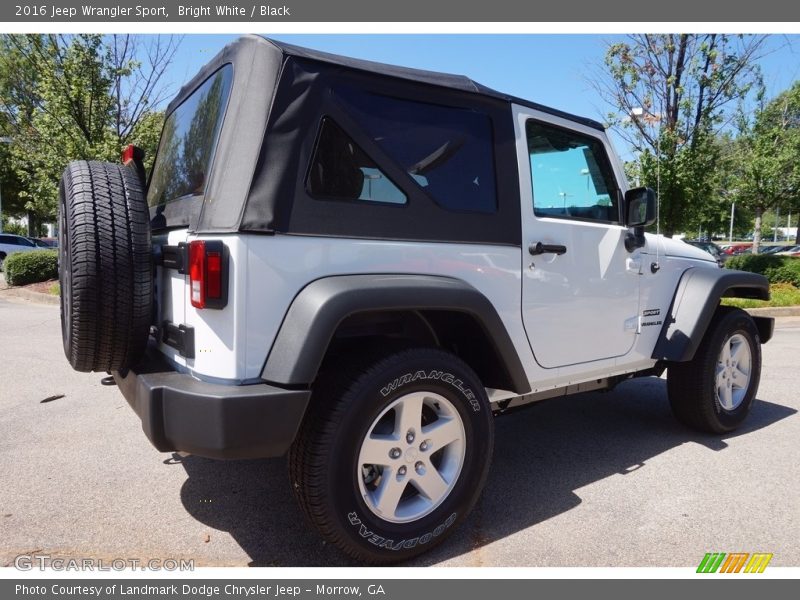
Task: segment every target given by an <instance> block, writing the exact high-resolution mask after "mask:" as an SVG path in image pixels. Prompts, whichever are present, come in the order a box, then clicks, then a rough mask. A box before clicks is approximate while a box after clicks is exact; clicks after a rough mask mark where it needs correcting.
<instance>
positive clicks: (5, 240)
mask: <svg viewBox="0 0 800 600" xmlns="http://www.w3.org/2000/svg"><path fill="white" fill-rule="evenodd" d="M10 243H11V242H10V241H9V239H8V236H7V235H0V244H10Z"/></svg>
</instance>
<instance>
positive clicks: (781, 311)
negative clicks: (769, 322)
mask: <svg viewBox="0 0 800 600" xmlns="http://www.w3.org/2000/svg"><path fill="white" fill-rule="evenodd" d="M746 310H747V312H749V313H750V314H751V315H753V316H754V317H800V306H776V307H766V308H748V309H746Z"/></svg>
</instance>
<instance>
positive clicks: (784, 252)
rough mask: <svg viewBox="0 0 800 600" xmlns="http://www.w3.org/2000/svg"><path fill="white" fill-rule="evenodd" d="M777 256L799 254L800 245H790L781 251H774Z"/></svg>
mask: <svg viewBox="0 0 800 600" xmlns="http://www.w3.org/2000/svg"><path fill="white" fill-rule="evenodd" d="M776 254H777V255H778V256H800V246H790V247H788V248H785V249H784V250H782V251H781V252H776Z"/></svg>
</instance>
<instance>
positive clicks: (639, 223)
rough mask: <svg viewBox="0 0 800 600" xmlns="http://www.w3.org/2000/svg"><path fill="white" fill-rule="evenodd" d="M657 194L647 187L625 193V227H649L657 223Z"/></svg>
mask: <svg viewBox="0 0 800 600" xmlns="http://www.w3.org/2000/svg"><path fill="white" fill-rule="evenodd" d="M657 210H658V209H657V207H656V193H655V192H654V191H653V190H652V189H650V188H646V187H639V188H633V189H632V190H628V191H627V192H625V225H627V226H628V227H647V226H648V225H652V224H653V223H655V222H656V214H657V212H656V211H657Z"/></svg>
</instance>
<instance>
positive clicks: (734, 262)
mask: <svg viewBox="0 0 800 600" xmlns="http://www.w3.org/2000/svg"><path fill="white" fill-rule="evenodd" d="M785 258H786V257H784V256H774V255H772V254H740V255H739V256H734V257H732V258H729V259H728V261H727V262H726V263H725V268H726V269H736V270H738V271H750V272H751V273H759V274H761V275H764V273H765V271H766V270H767V269H774V268H776V267H780V266H782V265H783V261H784V259H785Z"/></svg>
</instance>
